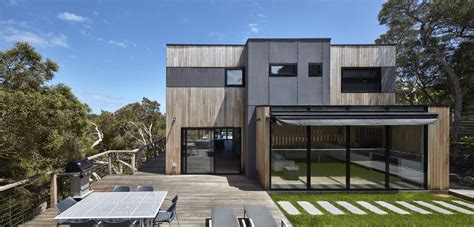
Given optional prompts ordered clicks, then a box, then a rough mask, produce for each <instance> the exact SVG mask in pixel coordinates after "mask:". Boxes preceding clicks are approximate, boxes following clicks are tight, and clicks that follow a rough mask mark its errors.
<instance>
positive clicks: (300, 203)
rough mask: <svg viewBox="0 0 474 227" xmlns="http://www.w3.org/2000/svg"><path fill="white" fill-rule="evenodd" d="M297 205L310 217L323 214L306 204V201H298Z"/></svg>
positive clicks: (311, 205)
mask: <svg viewBox="0 0 474 227" xmlns="http://www.w3.org/2000/svg"><path fill="white" fill-rule="evenodd" d="M298 204H299V205H300V206H301V207H303V208H304V210H305V211H306V212H308V213H309V214H311V215H323V212H321V211H320V210H318V208H316V207H314V206H313V204H311V203H309V202H306V201H298Z"/></svg>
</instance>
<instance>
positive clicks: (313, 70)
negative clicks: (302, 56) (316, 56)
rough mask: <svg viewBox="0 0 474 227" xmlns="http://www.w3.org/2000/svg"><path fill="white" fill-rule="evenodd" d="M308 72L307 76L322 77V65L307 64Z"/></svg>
mask: <svg viewBox="0 0 474 227" xmlns="http://www.w3.org/2000/svg"><path fill="white" fill-rule="evenodd" d="M308 72H309V76H323V64H321V63H309V66H308Z"/></svg>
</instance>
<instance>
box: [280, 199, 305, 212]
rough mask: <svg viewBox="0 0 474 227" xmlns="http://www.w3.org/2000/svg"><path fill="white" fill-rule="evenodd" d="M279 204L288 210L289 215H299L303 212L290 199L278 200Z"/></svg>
mask: <svg viewBox="0 0 474 227" xmlns="http://www.w3.org/2000/svg"><path fill="white" fill-rule="evenodd" d="M278 204H279V205H280V206H281V208H283V210H285V211H286V213H288V214H289V215H299V214H301V213H300V212H299V211H298V209H296V207H295V206H293V204H291V203H290V202H288V201H278Z"/></svg>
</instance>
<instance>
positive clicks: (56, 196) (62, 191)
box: [0, 138, 165, 226]
mask: <svg viewBox="0 0 474 227" xmlns="http://www.w3.org/2000/svg"><path fill="white" fill-rule="evenodd" d="M164 149H165V139H164V138H162V139H159V140H156V141H154V142H152V143H150V144H146V145H143V146H141V147H140V148H137V149H133V150H109V151H105V152H102V153H99V154H96V155H92V156H89V157H87V158H88V159H89V160H91V162H92V163H94V165H96V170H95V172H94V173H93V175H92V176H91V181H98V180H100V179H101V178H102V177H105V176H107V175H114V174H135V172H136V171H138V169H140V167H141V166H142V165H143V164H144V163H146V161H147V160H150V159H152V158H155V157H157V156H158V155H159V154H160V153H161V152H164ZM63 172H64V168H59V169H55V170H51V171H48V172H45V173H42V174H38V175H35V176H32V177H29V178H26V179H23V180H20V181H17V182H14V183H11V184H7V185H2V186H0V226H18V225H20V224H22V223H25V222H26V221H29V220H31V219H33V218H34V217H35V216H37V215H39V214H40V213H42V212H44V211H45V210H46V209H48V208H53V207H55V206H56V204H57V202H58V201H60V200H62V199H63V198H65V197H67V196H68V194H69V181H68V180H67V179H68V178H67V177H65V176H62V175H61V173H63Z"/></svg>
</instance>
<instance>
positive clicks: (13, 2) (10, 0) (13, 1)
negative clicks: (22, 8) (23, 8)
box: [7, 0, 19, 6]
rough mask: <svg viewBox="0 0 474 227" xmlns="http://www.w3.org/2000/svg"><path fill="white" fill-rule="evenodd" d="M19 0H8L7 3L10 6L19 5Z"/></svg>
mask: <svg viewBox="0 0 474 227" xmlns="http://www.w3.org/2000/svg"><path fill="white" fill-rule="evenodd" d="M18 2H19V0H8V1H7V4H8V5H10V6H16V5H18Z"/></svg>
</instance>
